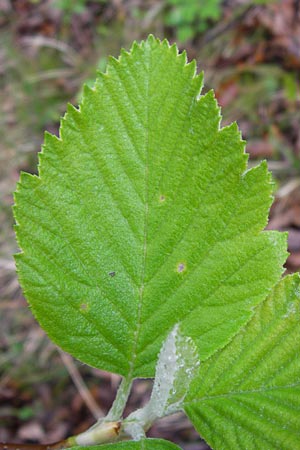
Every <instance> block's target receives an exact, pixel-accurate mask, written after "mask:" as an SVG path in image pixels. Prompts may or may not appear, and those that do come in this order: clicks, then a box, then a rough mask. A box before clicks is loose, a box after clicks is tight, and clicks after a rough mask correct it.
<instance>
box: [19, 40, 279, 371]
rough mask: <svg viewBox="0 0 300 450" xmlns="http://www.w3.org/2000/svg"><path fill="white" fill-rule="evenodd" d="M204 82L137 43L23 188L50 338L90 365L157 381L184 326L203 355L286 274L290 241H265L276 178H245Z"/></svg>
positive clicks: (34, 274) (88, 94)
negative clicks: (162, 357)
mask: <svg viewBox="0 0 300 450" xmlns="http://www.w3.org/2000/svg"><path fill="white" fill-rule="evenodd" d="M201 86H202V76H201V75H200V76H199V75H198V76H196V75H195V64H194V63H189V64H186V57H185V55H184V54H181V55H178V54H177V48H176V47H175V46H174V45H173V46H171V47H170V46H169V45H168V43H167V42H166V41H163V42H160V41H158V40H155V39H154V38H153V37H149V38H148V40H147V41H145V42H142V43H141V44H139V45H138V44H134V45H133V47H132V50H131V52H130V53H127V52H125V51H123V52H122V54H121V57H120V59H119V60H115V59H111V60H110V63H109V66H108V70H107V72H106V73H105V74H102V75H99V77H98V79H97V82H96V84H95V88H94V89H90V88H85V90H84V96H83V102H82V104H81V105H80V108H79V110H77V109H75V108H73V107H71V106H69V107H68V112H67V115H66V116H65V118H64V119H63V120H62V126H61V131H60V138H56V137H54V136H51V135H49V134H47V135H46V137H45V146H44V149H43V152H42V153H41V154H40V166H39V177H33V178H32V177H30V176H28V175H23V176H22V178H21V182H20V184H19V187H18V190H17V193H16V197H15V198H16V207H15V217H16V221H17V227H16V231H17V237H18V242H19V245H20V247H21V249H22V253H21V254H20V255H19V256H17V258H16V260H17V265H18V271H19V278H20V282H21V285H22V287H23V289H24V291H25V294H26V297H27V298H28V300H29V303H30V305H31V307H32V310H33V313H34V314H35V316H36V317H37V319H38V320H39V321H40V323H41V325H42V327H43V328H44V329H45V330H46V331H47V333H48V334H49V336H50V337H51V338H52V339H53V340H54V341H55V342H56V343H57V344H58V345H60V346H61V347H62V348H64V350H66V351H68V352H70V353H71V354H73V355H74V356H75V357H77V358H78V359H80V360H82V361H84V362H86V363H87V364H90V365H92V366H96V367H99V368H102V369H104V370H108V371H111V372H117V373H120V374H122V375H124V376H130V377H138V376H142V377H148V376H153V375H154V371H155V363H156V359H157V355H158V353H159V350H160V347H161V344H162V342H163V341H164V339H165V338H166V336H167V335H168V333H169V332H170V331H171V329H172V328H173V326H174V325H175V323H178V322H182V329H183V331H185V333H186V334H187V335H191V337H192V338H193V340H194V341H195V342H196V343H197V344H198V348H199V353H200V355H201V359H205V358H207V357H209V356H210V355H211V354H212V353H213V352H214V351H216V350H217V349H218V348H220V347H221V346H223V345H225V344H226V343H227V342H228V341H229V340H230V339H231V337H232V336H233V335H234V334H235V333H236V332H237V330H238V328H239V327H240V326H241V325H242V324H243V323H244V322H245V321H246V320H247V319H248V318H249V316H250V315H251V313H252V307H253V306H254V305H256V304H257V303H259V302H260V301H261V300H262V299H263V298H265V296H266V295H267V293H268V291H269V290H270V288H271V287H272V285H273V284H274V283H275V282H276V281H277V280H278V278H279V277H280V275H281V273H282V267H281V266H282V263H283V262H284V260H285V257H286V252H285V249H286V242H285V241H286V239H285V237H284V236H282V235H280V234H278V233H277V234H276V233H274V232H265V233H261V230H262V229H263V227H264V226H265V224H266V218H267V211H268V208H269V205H270V202H271V193H272V184H271V181H270V178H269V176H268V173H267V168H266V166H265V165H261V166H260V167H258V168H257V169H254V170H251V171H248V172H246V169H247V157H246V155H245V153H244V143H243V142H242V141H241V139H240V134H239V132H238V129H237V127H236V125H232V126H230V127H226V128H223V129H220V128H219V124H220V112H219V108H218V106H217V104H216V102H215V100H214V98H213V95H212V94H211V93H209V94H206V95H205V96H202V97H199V91H200V89H201ZM198 97H199V98H198ZM258 193H259V195H258ZM249 210H250V211H251V212H250V213H249ZM252 211H253V212H252ZM247 212H248V213H247ZM214 222H215V223H214ZM212 223H214V225H213V226H212ZM241 266H243V270H241V271H238V270H239V269H240V267H241ZM257 267H259V271H258V270H257ZM248 280H249V281H248ZM245 285H246V287H247V292H244V291H245V289H244V287H245ZM234 292H236V294H234ZM234 295H235V297H234ZM205 337H206V338H207V337H209V339H204V338H205Z"/></svg>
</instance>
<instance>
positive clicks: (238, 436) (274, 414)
mask: <svg viewBox="0 0 300 450" xmlns="http://www.w3.org/2000/svg"><path fill="white" fill-rule="evenodd" d="M299 343H300V277H299V274H295V275H293V276H289V277H286V278H285V279H283V280H282V281H281V282H280V283H279V284H278V285H277V286H276V287H275V288H274V289H273V291H272V293H271V294H270V295H269V297H268V298H267V300H266V301H264V302H263V303H262V304H260V305H259V306H258V307H257V308H256V311H255V314H254V316H253V318H252V319H251V320H250V322H249V323H248V324H247V325H246V326H245V327H244V328H243V329H242V330H241V331H240V332H239V333H238V334H237V335H236V336H235V337H234V339H233V340H232V342H230V343H229V344H228V345H227V347H225V348H224V349H222V350H220V351H219V352H217V353H216V354H215V355H213V356H212V357H211V358H210V359H208V360H207V361H205V362H204V363H203V364H202V365H201V370H200V373H199V376H198V377H197V378H196V379H195V381H194V383H193V386H192V387H191V390H190V392H189V395H188V397H187V399H186V402H185V411H186V413H187V415H188V416H189V417H190V419H191V420H192V422H193V424H194V426H195V427H196V429H197V430H198V431H199V433H200V434H201V435H202V437H203V438H204V439H205V440H206V441H207V442H208V443H209V444H210V445H211V447H212V448H213V449H214V450H223V449H230V450H257V449H262V450H273V449H280V450H291V449H293V450H299V449H300V360H299V354H300V344H299Z"/></svg>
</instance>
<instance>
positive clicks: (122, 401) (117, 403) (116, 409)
mask: <svg viewBox="0 0 300 450" xmlns="http://www.w3.org/2000/svg"><path fill="white" fill-rule="evenodd" d="M131 386H132V379H131V378H122V381H121V383H120V386H119V388H118V392H117V395H116V398H115V400H114V402H113V404H112V407H111V409H110V410H109V412H108V414H107V416H106V417H105V420H108V421H117V420H120V419H121V417H122V415H123V412H124V409H125V406H126V403H127V400H128V397H129V394H130V391H131Z"/></svg>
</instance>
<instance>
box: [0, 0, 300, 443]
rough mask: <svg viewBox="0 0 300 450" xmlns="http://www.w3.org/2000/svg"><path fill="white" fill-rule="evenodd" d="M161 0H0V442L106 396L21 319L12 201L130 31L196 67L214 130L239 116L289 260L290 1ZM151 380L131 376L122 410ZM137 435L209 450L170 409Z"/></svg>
mask: <svg viewBox="0 0 300 450" xmlns="http://www.w3.org/2000/svg"><path fill="white" fill-rule="evenodd" d="M173 3H176V2H171V1H168V0H165V1H158V0H147V1H142V0H111V1H89V2H84V1H82V0H81V1H80V0H77V1H74V2H73V3H72V2H68V1H67V0H61V1H53V0H43V1H33V0H32V1H29V0H14V1H8V0H0V42H1V45H0V86H1V88H0V104H1V113H2V114H1V118H0V133H1V141H0V221H1V227H0V441H5V440H7V441H12V442H28V443H30V442H31V443H46V442H51V441H57V440H60V439H63V438H64V437H66V436H68V435H71V434H74V433H79V432H80V431H83V430H84V429H86V428H87V427H89V426H90V425H91V424H92V423H93V421H94V420H95V417H98V416H99V415H101V414H102V413H103V412H106V411H107V409H108V408H109V406H110V404H111V402H112V399H113V398H114V395H115V391H116V388H117V385H118V382H119V378H118V377H117V376H115V375H111V374H107V373H103V372H101V371H98V370H96V369H92V368H88V367H87V366H84V365H82V364H80V363H78V362H77V361H74V360H73V359H72V358H71V357H69V356H67V355H65V354H62V353H60V352H59V351H58V350H57V348H56V347H55V346H54V345H53V344H52V343H51V342H50V341H49V339H48V338H47V336H46V335H45V334H44V332H43V331H42V330H41V329H40V327H39V326H38V325H37V323H36V322H35V321H34V319H33V317H32V315H31V313H30V311H29V309H28V307H27V304H26V301H25V300H24V298H23V296H22V293H21V291H20V288H19V285H18V281H17V278H16V274H15V266H14V262H13V257H12V255H13V254H14V253H15V252H17V246H16V243H15V239H14V233H13V218H12V213H11V205H12V203H13V197H12V193H13V191H14V189H15V185H16V181H17V180H18V177H19V172H20V170H26V171H29V172H33V171H34V170H35V167H36V161H37V156H36V155H37V152H38V151H39V149H40V146H41V144H42V140H43V131H44V130H48V131H50V132H52V133H57V132H58V127H59V117H60V116H61V115H62V114H63V113H64V110H65V108H66V103H67V102H68V101H70V102H72V103H75V104H76V103H78V100H79V98H80V90H81V86H82V84H83V82H89V81H90V80H93V78H94V77H95V73H96V69H97V68H98V69H104V68H105V64H106V61H107V56H108V55H114V56H117V55H118V53H119V50H120V48H121V47H125V48H127V49H128V48H129V47H130V45H131V42H132V41H133V40H134V39H137V40H140V39H143V38H145V37H146V36H147V35H148V33H150V32H151V33H153V34H155V35H156V36H157V37H160V38H163V37H167V38H168V39H169V40H170V41H171V42H174V41H177V43H178V44H179V47H180V48H181V49H184V48H186V49H187V53H188V57H189V59H192V58H195V59H196V60H197V63H198V67H199V69H200V70H204V71H205V91H207V90H208V89H210V88H214V90H215V92H216V96H217V99H218V101H219V103H220V105H221V106H222V113H223V122H222V123H223V125H225V124H228V123H230V122H232V121H234V120H236V121H237V122H238V124H239V127H240V129H241V131H242V135H243V138H244V139H246V140H247V142H248V144H247V152H248V153H249V155H250V166H251V165H255V164H257V162H259V161H260V160H262V159H266V160H267V161H268V165H269V168H270V170H271V171H272V172H273V174H274V178H275V183H276V195H275V202H274V204H273V207H272V209H271V213H270V220H269V224H268V228H269V229H278V230H281V231H289V240H288V245H289V252H290V256H289V258H288V261H287V264H286V270H287V272H293V271H296V270H299V269H300V108H299V106H300V88H299V87H300V2H299V1H295V0H282V1H280V2H276V1H273V2H272V1H271V2H262V3H265V4H262V5H255V4H254V2H248V1H242V0H228V1H225V2H219V3H220V5H219V6H218V8H219V9H218V10H217V11H214V12H213V13H211V15H210V16H209V17H208V18H207V17H202V16H201V14H199V13H198V10H197V9H195V10H194V12H193V14H194V16H193V17H192V19H193V20H190V19H189V17H188V16H186V11H185V10H184V8H183V9H180V8H179V7H178V6H177V7H176V6H174V5H173ZM183 3H184V2H183ZM178 4H180V2H178ZM70 5H71V6H70ZM172 5H173V6H172ZM76 8H77V9H76ZM176 8H177V9H178V8H179V10H176ZM216 8H217V7H216ZM76 11H77V12H76ZM176 11H177V15H176ZM174 17H175V18H176V20H175V19H174ZM150 387H151V382H150V381H148V380H143V381H139V382H137V384H136V389H135V392H134V394H133V395H132V397H131V398H130V402H129V405H128V410H132V409H136V408H137V407H139V406H141V405H142V404H143V403H144V402H145V401H146V399H147V398H148V396H149V389H150ZM174 430H176V431H174ZM150 435H151V436H156V437H158V436H160V437H163V438H166V439H169V440H172V441H174V442H176V443H178V444H179V445H180V446H181V447H182V448H183V449H185V450H202V449H203V450H204V449H207V448H208V447H207V446H206V444H205V443H204V442H203V441H201V439H200V438H199V436H198V435H197V433H196V432H195V431H194V429H193V427H192V426H191V425H190V424H189V422H188V420H187V419H186V418H185V417H184V416H183V415H178V416H174V417H170V418H168V419H164V420H162V421H161V422H159V423H158V424H157V425H156V426H155V427H153V429H152V430H151V431H150Z"/></svg>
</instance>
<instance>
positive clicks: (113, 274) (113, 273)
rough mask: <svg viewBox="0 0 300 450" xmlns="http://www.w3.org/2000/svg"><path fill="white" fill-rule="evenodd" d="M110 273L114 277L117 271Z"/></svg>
mask: <svg viewBox="0 0 300 450" xmlns="http://www.w3.org/2000/svg"><path fill="white" fill-rule="evenodd" d="M108 275H109V276H110V277H114V276H115V275H116V272H108Z"/></svg>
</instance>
